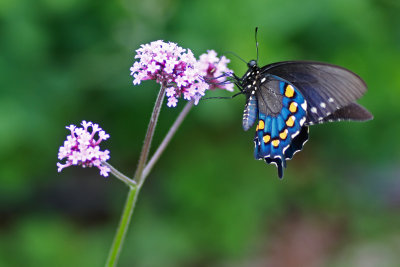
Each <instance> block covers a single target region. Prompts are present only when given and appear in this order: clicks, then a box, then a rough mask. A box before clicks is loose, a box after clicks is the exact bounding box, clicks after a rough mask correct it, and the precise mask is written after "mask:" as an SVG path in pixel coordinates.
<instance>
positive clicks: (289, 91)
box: [285, 84, 294, 98]
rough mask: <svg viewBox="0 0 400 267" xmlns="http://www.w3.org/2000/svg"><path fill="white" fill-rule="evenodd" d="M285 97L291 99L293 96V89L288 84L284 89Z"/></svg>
mask: <svg viewBox="0 0 400 267" xmlns="http://www.w3.org/2000/svg"><path fill="white" fill-rule="evenodd" d="M285 96H286V97H289V98H291V97H293V96H294V88H293V86H291V85H290V84H288V85H287V86H286V89H285Z"/></svg>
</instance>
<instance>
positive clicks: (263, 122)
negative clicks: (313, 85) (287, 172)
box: [254, 76, 307, 177]
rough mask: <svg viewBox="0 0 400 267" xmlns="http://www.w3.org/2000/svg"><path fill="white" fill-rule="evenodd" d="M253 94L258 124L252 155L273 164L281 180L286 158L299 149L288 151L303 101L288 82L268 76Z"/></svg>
mask: <svg viewBox="0 0 400 267" xmlns="http://www.w3.org/2000/svg"><path fill="white" fill-rule="evenodd" d="M255 94H256V97H257V106H258V123H257V128H256V134H255V138H254V142H255V151H254V156H255V158H257V159H264V160H265V161H266V162H267V163H274V164H276V165H277V167H278V174H279V177H282V175H283V167H285V166H286V159H290V158H291V157H292V156H293V153H294V152H292V150H293V151H294V150H296V151H297V150H298V148H299V147H300V146H296V147H293V148H292V149H291V144H292V141H293V140H294V139H295V138H296V136H297V135H299V133H300V131H301V128H302V126H303V125H304V123H305V121H306V114H307V112H306V110H307V102H306V100H305V99H304V97H303V96H302V94H301V93H300V92H299V90H298V89H297V88H296V87H294V86H293V85H292V84H291V83H288V82H285V81H283V80H280V79H276V78H274V77H270V76H267V77H265V78H263V79H261V80H260V82H259V84H258V85H257V90H256V92H255ZM302 144H303V143H302ZM302 144H301V147H302ZM286 151H288V155H286V154H285V152H286Z"/></svg>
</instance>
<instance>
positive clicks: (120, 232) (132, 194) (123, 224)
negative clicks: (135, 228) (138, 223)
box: [105, 187, 140, 267]
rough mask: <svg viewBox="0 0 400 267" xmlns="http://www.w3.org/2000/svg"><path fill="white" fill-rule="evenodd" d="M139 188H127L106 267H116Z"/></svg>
mask: <svg viewBox="0 0 400 267" xmlns="http://www.w3.org/2000/svg"><path fill="white" fill-rule="evenodd" d="M139 190H140V188H138V187H129V194H128V197H127V198H126V201H125V207H124V211H123V212H122V216H121V220H120V222H119V226H118V229H117V233H116V234H115V237H114V241H113V244H112V246H111V250H110V254H109V255H108V259H107V263H106V265H105V266H106V267H114V266H117V262H118V258H119V254H120V252H121V247H122V244H123V242H124V239H125V236H126V232H127V231H128V227H129V223H130V220H131V218H132V213H133V210H134V209H135V206H136V200H137V197H138V195H139Z"/></svg>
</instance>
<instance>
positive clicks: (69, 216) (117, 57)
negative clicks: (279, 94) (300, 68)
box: [0, 0, 400, 266]
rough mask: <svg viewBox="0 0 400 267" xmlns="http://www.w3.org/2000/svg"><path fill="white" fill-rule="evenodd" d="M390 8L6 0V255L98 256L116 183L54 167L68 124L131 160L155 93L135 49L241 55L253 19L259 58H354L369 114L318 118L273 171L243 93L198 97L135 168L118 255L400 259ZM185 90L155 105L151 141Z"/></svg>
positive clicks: (99, 259) (16, 258)
mask: <svg viewBox="0 0 400 267" xmlns="http://www.w3.org/2000/svg"><path fill="white" fill-rule="evenodd" d="M399 12H400V4H399V2H398V1H395V0H367V1H365V0H337V1H315V0H304V1H296V0H285V1H278V0H269V1H262V0H257V1H247V2H245V1H238V0H232V1H213V0H203V1H179V0H149V1H135V0H133V1H130V0H121V1H104V0H100V1H88V0H86V1H85V0H83V1H77V0H58V1H51V0H38V1H22V0H2V1H1V2H0V51H1V52H0V82H1V89H0V122H1V126H0V178H1V180H0V182H1V183H0V184H1V186H0V266H101V265H102V264H103V263H104V262H105V259H106V257H107V253H108V249H109V246H110V245H111V242H112V238H113V234H114V231H115V228H116V226H117V224H118V219H119V216H120V212H121V209H122V205H123V202H124V195H125V193H127V189H126V188H125V186H124V185H121V184H120V183H119V182H117V181H115V179H113V178H109V179H104V178H101V177H100V176H99V175H98V171H96V170H93V169H78V168H68V169H66V170H65V171H63V172H62V173H61V174H58V173H57V169H56V162H57V151H58V147H59V146H60V145H61V144H62V142H63V140H64V138H65V136H66V134H67V131H66V129H65V128H64V127H65V125H69V124H71V123H73V124H78V123H79V122H80V121H82V120H83V119H85V120H91V121H94V122H97V123H99V124H100V125H101V126H102V127H103V128H104V129H105V130H106V131H107V132H108V133H110V135H111V139H110V140H109V141H108V143H107V144H106V146H107V149H109V150H110V151H111V163H112V164H113V165H114V166H116V167H117V168H119V169H120V170H121V171H123V172H124V173H126V174H128V175H129V174H133V171H134V168H135V166H136V162H137V159H138V157H139V151H140V149H141V145H142V140H143V137H144V134H145V131H146V127H147V123H148V119H149V116H150V112H151V110H152V107H153V103H154V100H155V97H156V95H157V90H158V86H157V85H156V84H155V83H154V82H151V81H149V82H145V83H143V84H142V85H140V86H135V87H134V86H133V85H132V78H131V77H129V67H130V66H131V65H132V63H133V56H134V50H135V49H137V48H138V47H139V46H140V44H142V43H147V42H150V41H153V40H157V39H163V40H166V41H173V42H177V43H178V44H179V45H181V46H183V47H186V48H190V49H192V50H193V52H194V53H195V55H197V56H198V55H200V54H201V53H203V52H205V51H206V50H207V49H214V50H216V51H217V52H218V53H219V54H221V53H224V52H227V51H234V52H236V53H237V54H239V55H240V56H241V57H243V58H244V59H246V60H250V59H253V58H255V56H256V54H255V41H254V28H255V26H258V27H259V35H258V38H259V43H260V64H261V65H264V64H267V63H269V62H273V61H283V60H289V59H307V60H318V61H326V62H330V63H333V64H337V65H341V66H344V67H347V68H349V69H351V70H353V71H354V72H356V73H358V74H359V75H360V76H361V77H363V78H364V79H365V81H366V82H367V84H368V85H369V91H368V92H367V94H366V95H365V97H364V98H362V99H361V100H360V103H362V104H363V105H364V106H366V107H367V108H368V109H369V110H370V111H371V112H372V113H373V114H374V116H375V119H374V120H373V121H371V122H368V123H346V122H344V123H334V124H326V125H320V126H315V127H312V128H311V131H310V135H311V138H310V139H311V141H310V142H308V143H307V144H306V146H305V149H304V150H303V151H302V152H301V153H299V154H297V155H296V156H295V157H294V160H292V161H290V162H288V169H287V170H286V173H285V179H284V180H282V181H281V180H278V179H277V174H276V168H275V167H273V166H266V165H265V164H264V163H262V162H259V161H256V160H254V159H253V156H252V155H253V143H252V138H253V132H252V131H249V132H243V131H242V128H241V116H242V115H241V113H242V111H243V106H244V99H243V98H242V97H237V98H235V99H233V100H209V101H204V102H201V104H200V105H198V106H196V107H195V108H194V109H193V110H192V111H191V113H190V114H189V116H188V118H187V119H186V121H185V122H184V124H183V125H182V127H181V128H180V129H179V131H178V133H177V134H176V136H175V137H174V139H173V141H172V143H171V144H170V145H169V147H168V149H167V150H166V152H165V153H164V155H163V156H162V157H161V160H160V162H159V163H158V164H157V165H156V167H155V168H154V171H153V173H152V174H151V175H150V177H149V179H148V180H147V181H146V185H145V186H144V190H143V191H142V193H141V196H140V199H139V202H138V207H137V210H136V212H135V214H134V218H133V222H132V225H131V226H132V227H131V229H130V231H129V235H128V237H127V240H126V245H125V248H124V250H123V251H122V254H121V262H120V263H121V264H120V266H254V265H256V264H261V266H265V265H267V264H270V266H290V260H292V262H296V263H298V264H301V263H304V265H303V266H312V264H315V261H317V262H318V260H319V263H320V264H322V266H365V265H363V263H365V262H377V263H379V264H378V265H379V266H398V262H400V257H399V254H398V251H400V246H399V244H400V243H399V241H400V229H399V227H398V226H399V223H400V180H399V178H400V141H399V138H398V133H399V132H400V123H399V122H398V118H399V117H400V109H399V99H400V89H399V88H400V67H399V62H400V19H399V16H398V14H399ZM228 56H229V57H230V58H231V60H232V63H231V64H230V67H231V69H233V70H235V72H236V74H238V75H239V76H240V75H241V74H242V73H244V71H245V70H246V65H245V64H243V62H241V61H240V60H238V59H237V58H235V57H232V56H230V55H228ZM208 95H209V96H216V95H229V94H228V93H225V92H209V94H208ZM183 102H184V101H180V104H179V107H178V108H176V109H169V108H167V107H166V106H164V107H163V110H162V113H161V117H160V123H159V125H158V126H157V131H156V135H155V139H154V147H155V146H156V145H157V143H158V142H160V141H161V140H162V138H163V136H164V134H165V133H166V131H167V130H168V128H169V126H170V125H171V123H172V122H173V120H174V119H175V118H176V116H177V115H178V113H179V109H180V108H181V107H182V106H183ZM317 237H325V238H324V239H323V240H322V241H321V240H320V239H318V238H317ZM296 242H297V243H296ZM296 244H297V245H296ZM321 244H322V245H321ZM304 248H306V249H307V251H308V253H311V254H310V256H309V257H306V258H304V256H301V255H303V254H304V253H303V254H302V252H301V249H304ZM315 248H318V249H315ZM299 251H300V252H299ZM396 251H397V252H396ZM313 252H314V253H313ZM317 252H318V253H317ZM279 253H284V254H283V255H284V256H283V257H278V256H279V255H281V254H279ZM299 255H300V256H299ZM279 260H280V261H279ZM307 260H308V261H307ZM378 265H377V266H378ZM314 266H315V265H314ZM318 266H320V265H318Z"/></svg>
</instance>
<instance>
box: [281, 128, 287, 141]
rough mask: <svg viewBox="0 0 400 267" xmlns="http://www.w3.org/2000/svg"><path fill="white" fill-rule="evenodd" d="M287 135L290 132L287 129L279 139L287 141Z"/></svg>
mask: <svg viewBox="0 0 400 267" xmlns="http://www.w3.org/2000/svg"><path fill="white" fill-rule="evenodd" d="M287 134H288V130H287V129H285V130H284V131H283V132H281V133H280V134H279V137H280V138H281V139H282V140H285V139H286V137H287Z"/></svg>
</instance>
